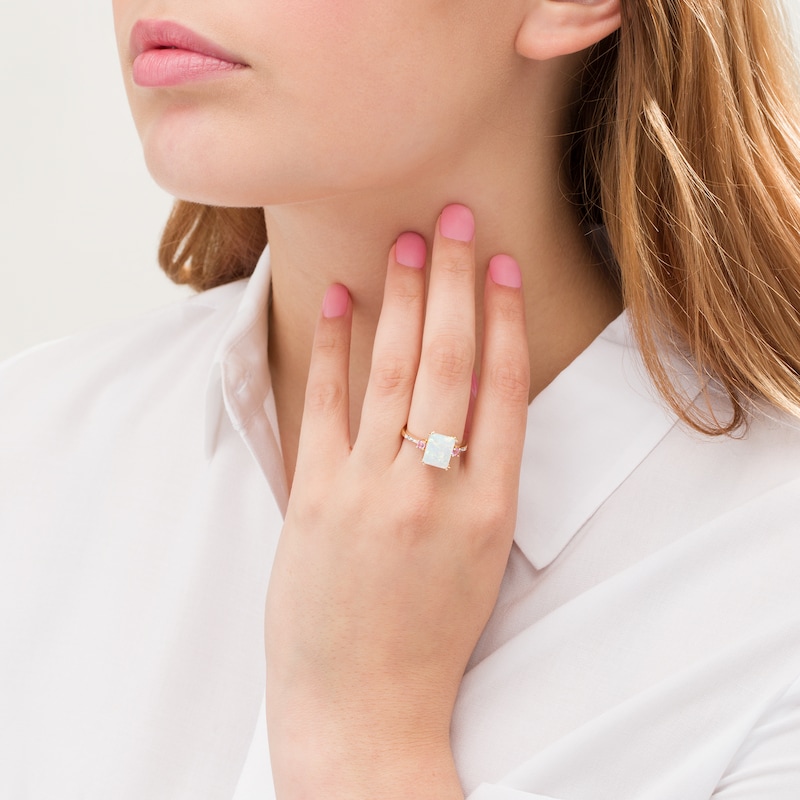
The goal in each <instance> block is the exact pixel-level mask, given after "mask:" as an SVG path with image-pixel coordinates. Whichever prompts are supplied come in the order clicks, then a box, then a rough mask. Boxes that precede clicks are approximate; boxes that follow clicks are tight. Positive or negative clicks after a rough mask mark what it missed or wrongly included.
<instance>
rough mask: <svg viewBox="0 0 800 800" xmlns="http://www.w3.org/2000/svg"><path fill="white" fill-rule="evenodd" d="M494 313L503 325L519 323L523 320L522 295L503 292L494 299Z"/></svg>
mask: <svg viewBox="0 0 800 800" xmlns="http://www.w3.org/2000/svg"><path fill="white" fill-rule="evenodd" d="M493 304H494V308H493V311H494V313H495V314H496V316H497V317H498V319H499V320H500V322H503V323H509V322H512V323H513V322H518V321H519V320H520V319H521V318H522V295H520V294H519V293H515V292H502V294H501V295H500V296H496V297H494V298H493Z"/></svg>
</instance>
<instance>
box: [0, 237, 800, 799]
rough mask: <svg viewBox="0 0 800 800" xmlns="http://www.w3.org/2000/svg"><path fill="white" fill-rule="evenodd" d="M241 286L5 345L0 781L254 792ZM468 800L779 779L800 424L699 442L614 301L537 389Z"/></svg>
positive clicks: (266, 459) (84, 794) (253, 517)
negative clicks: (600, 325)
mask: <svg viewBox="0 0 800 800" xmlns="http://www.w3.org/2000/svg"><path fill="white" fill-rule="evenodd" d="M269 285H270V280H269V259H268V253H266V254H265V256H264V257H263V258H262V259H261V261H260V262H259V265H258V268H257V270H256V273H255V274H254V276H253V277H252V278H251V279H250V280H249V281H240V282H237V283H233V284H229V285H226V286H223V287H220V288H217V289H213V290H211V291H208V292H205V293H203V294H200V295H198V296H196V297H194V298H192V299H190V300H188V301H184V302H182V303H180V304H178V305H176V306H173V307H170V308H167V309H165V310H162V311H158V312H155V313H152V314H150V315H148V316H147V317H144V318H140V319H138V320H135V321H133V322H125V323H120V324H117V325H115V326H113V327H110V328H104V329H103V330H101V331H97V332H94V333H90V334H86V335H82V336H79V337H73V338H70V339H67V340H63V341H61V342H57V343H54V344H52V345H48V346H45V347H41V348H37V349H36V350H35V351H32V352H30V353H28V354H26V355H24V356H23V357H21V358H18V359H15V360H13V361H11V362H9V363H7V364H6V365H5V366H4V367H3V368H2V369H0V609H2V611H1V612H0V797H1V798H4V799H5V798H8V800H22V799H23V798H31V800H56V799H57V800H78V798H81V800H95V799H97V800H101V799H102V800H109V798H114V800H145V799H146V800H161V799H162V798H163V799H164V800H206V799H207V800H212V798H213V800H269V798H273V797H274V793H273V789H272V784H271V780H270V772H269V753H268V749H267V739H266V731H265V722H264V711H263V696H264V655H263V610H264V601H265V595H266V589H267V582H268V579H269V572H270V566H271V562H272V557H273V553H274V549H275V545H276V542H277V540H278V536H279V534H280V530H281V525H282V511H283V510H284V509H285V505H286V502H287V490H286V483H285V480H284V477H283V467H282V462H281V457H280V448H279V439H278V436H277V434H276V425H275V410H274V403H273V398H272V394H271V387H270V378H269V369H268V365H267V360H266V359H267V355H266V354H267V346H266V336H267V316H266V313H267V311H266V310H267V299H268V294H269ZM453 748H454V752H455V756H456V762H457V766H458V769H459V774H460V776H461V779H462V782H463V786H464V790H465V793H466V794H467V795H469V797H470V800H534V798H538V799H539V800H542V799H543V798H547V799H549V800H668V799H669V800H707V799H708V798H710V797H712V796H713V797H715V798H723V799H724V800H734V799H735V800H797V798H800V426H798V425H797V424H796V423H794V422H792V421H790V420H788V419H787V418H785V417H783V416H782V415H780V414H778V413H777V412H773V413H770V414H767V413H759V414H758V415H757V416H756V417H755V418H754V420H753V422H752V424H751V427H750V430H749V431H748V433H747V435H746V436H745V437H744V438H739V439H732V438H715V439H710V438H705V437H702V436H701V435H699V434H696V433H693V432H690V431H688V430H687V429H686V428H685V426H683V425H681V424H676V422H675V419H674V418H673V416H672V415H671V414H669V413H668V412H666V411H665V410H664V408H663V406H662V404H661V402H660V401H659V400H658V399H657V397H656V395H655V392H654V390H653V389H652V387H651V385H650V383H649V381H648V379H647V377H646V375H645V373H644V370H643V368H642V365H641V361H640V357H639V354H638V352H637V350H636V348H635V346H634V345H633V343H632V341H631V338H630V333H629V330H628V324H627V319H626V317H625V315H623V316H622V317H620V318H619V319H618V320H616V321H615V322H614V323H612V324H611V325H610V326H609V327H608V328H607V329H606V330H605V331H604V332H603V333H602V334H601V336H600V337H598V339H597V340H595V342H593V343H592V344H591V345H590V346H589V348H588V349H587V350H586V351H585V352H584V353H583V354H581V355H580V356H579V357H578V358H577V359H576V360H575V361H574V362H573V363H572V364H571V365H570V366H569V367H567V369H565V370H564V371H563V372H562V373H561V374H560V375H559V376H558V377H557V378H556V379H555V380H554V381H553V383H552V384H551V385H550V386H548V387H547V389H545V390H544V391H543V392H542V393H541V394H540V395H539V396H538V397H537V398H536V399H535V400H534V402H533V403H532V405H531V407H530V410H529V421H528V431H527V439H526V446H525V455H524V463H523V470H522V478H521V492H520V506H519V514H518V525H517V531H516V536H515V544H514V547H513V550H512V554H511V559H510V561H509V566H508V570H507V573H506V576H505V579H504V582H503V585H502V588H501V593H500V598H499V601H498V604H497V607H496V609H495V613H494V615H493V616H492V618H491V620H490V622H489V625H488V626H487V628H486V630H485V632H484V634H483V636H482V638H481V640H480V642H479V644H478V646H477V648H476V650H475V652H474V654H473V656H472V659H471V661H470V665H469V669H468V671H467V673H466V675H465V677H464V680H463V683H462V686H461V691H460V694H459V698H458V702H457V706H456V710H455V716H454V719H453Z"/></svg>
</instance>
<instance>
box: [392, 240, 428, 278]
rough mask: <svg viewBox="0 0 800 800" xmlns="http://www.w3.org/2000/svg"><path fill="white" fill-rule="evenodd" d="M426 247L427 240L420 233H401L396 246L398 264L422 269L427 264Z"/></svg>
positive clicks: (395, 252) (395, 255)
mask: <svg viewBox="0 0 800 800" xmlns="http://www.w3.org/2000/svg"><path fill="white" fill-rule="evenodd" d="M425 256H426V247H425V240H424V239H423V238H422V237H421V236H420V235H419V234H418V233H411V232H410V231H409V232H407V233H401V234H400V236H398V237H397V243H396V244H395V248H394V257H395V258H396V259H397V263H398V264H402V265H403V266H404V267H413V268H414V269H422V268H423V267H424V266H425Z"/></svg>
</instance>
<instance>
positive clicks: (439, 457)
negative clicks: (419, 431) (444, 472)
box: [422, 432, 457, 469]
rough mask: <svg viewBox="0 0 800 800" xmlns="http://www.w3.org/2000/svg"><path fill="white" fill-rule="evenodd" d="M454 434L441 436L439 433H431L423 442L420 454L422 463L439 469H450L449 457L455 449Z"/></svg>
mask: <svg viewBox="0 0 800 800" xmlns="http://www.w3.org/2000/svg"><path fill="white" fill-rule="evenodd" d="M456 443H457V442H456V437H455V436H443V435H442V434H441V433H435V432H434V433H431V435H430V436H429V437H428V441H427V442H426V443H425V452H424V453H423V454H422V463H423V464H427V465H428V466H431V467H438V468H439V469H450V459H451V458H452V457H453V455H454V453H453V451H454V450H455V449H456Z"/></svg>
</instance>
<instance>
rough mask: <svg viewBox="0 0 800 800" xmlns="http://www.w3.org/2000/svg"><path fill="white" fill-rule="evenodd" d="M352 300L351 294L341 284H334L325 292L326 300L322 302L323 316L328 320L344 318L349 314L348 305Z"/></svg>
mask: <svg viewBox="0 0 800 800" xmlns="http://www.w3.org/2000/svg"><path fill="white" fill-rule="evenodd" d="M349 300H350V292H348V291H347V288H346V287H344V286H342V284H341V283H334V284H333V285H331V286H329V287H328V291H327V292H325V299H324V300H323V301H322V316H323V317H325V318H326V319H333V318H335V317H343V316H344V315H345V314H346V313H347V303H348V302H349Z"/></svg>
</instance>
